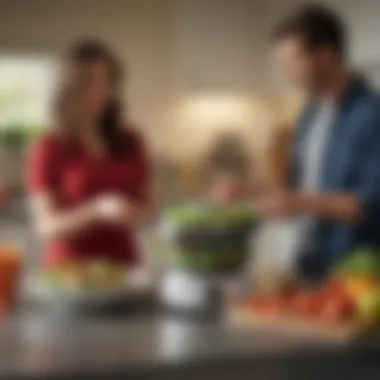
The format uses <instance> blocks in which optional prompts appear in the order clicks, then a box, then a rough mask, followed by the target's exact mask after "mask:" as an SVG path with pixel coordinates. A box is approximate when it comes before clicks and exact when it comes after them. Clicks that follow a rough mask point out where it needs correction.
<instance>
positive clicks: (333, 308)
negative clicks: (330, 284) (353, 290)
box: [320, 296, 354, 324]
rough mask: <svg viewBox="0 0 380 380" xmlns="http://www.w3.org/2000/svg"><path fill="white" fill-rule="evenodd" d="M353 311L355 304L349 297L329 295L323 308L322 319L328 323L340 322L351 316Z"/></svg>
mask: <svg viewBox="0 0 380 380" xmlns="http://www.w3.org/2000/svg"><path fill="white" fill-rule="evenodd" d="M353 312H354V304H353V302H352V301H351V300H350V299H349V298H348V297H345V296H335V297H329V298H327V299H326V300H325V303H324V305H323V307H322V309H321V312H320V319H321V320H322V321H323V322H325V323H328V324H334V323H339V322H342V321H344V320H346V319H347V318H349V317H351V316H352V315H353Z"/></svg>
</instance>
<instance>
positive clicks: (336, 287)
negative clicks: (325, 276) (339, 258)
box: [322, 279, 346, 297]
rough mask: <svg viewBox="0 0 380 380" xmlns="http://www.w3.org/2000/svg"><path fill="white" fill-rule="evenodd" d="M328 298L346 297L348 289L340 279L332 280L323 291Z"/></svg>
mask: <svg viewBox="0 0 380 380" xmlns="http://www.w3.org/2000/svg"><path fill="white" fill-rule="evenodd" d="M322 291H323V292H324V293H325V294H326V295H327V296H333V297H334V296H338V297H339V296H345V295H346V289H345V286H344V283H343V281H341V280H339V279H331V280H329V281H328V282H327V283H326V284H325V286H324V287H323V290H322Z"/></svg>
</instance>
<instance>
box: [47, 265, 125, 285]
mask: <svg viewBox="0 0 380 380" xmlns="http://www.w3.org/2000/svg"><path fill="white" fill-rule="evenodd" d="M42 279H43V281H44V282H45V284H47V285H48V286H49V287H52V288H55V289H57V290H72V291H83V290H85V291H97V290H112V289H116V288H119V287H121V286H123V285H125V269H124V267H123V266H122V265H119V264H115V263H112V262H108V261H106V260H90V261H79V260H64V261H62V262H61V263H59V264H58V265H56V266H54V267H52V268H49V269H46V270H44V271H43V273H42Z"/></svg>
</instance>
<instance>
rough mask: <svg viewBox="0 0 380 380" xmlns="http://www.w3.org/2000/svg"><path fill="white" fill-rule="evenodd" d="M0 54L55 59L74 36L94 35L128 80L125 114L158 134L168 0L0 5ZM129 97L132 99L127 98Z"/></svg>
mask: <svg viewBox="0 0 380 380" xmlns="http://www.w3.org/2000/svg"><path fill="white" fill-rule="evenodd" d="M0 25H1V29H0V51H1V52H8V51H10V52H16V53H17V52H20V53H24V52H30V53H33V54H34V53H41V54H52V55H53V54H55V53H57V52H59V51H60V50H61V49H63V48H65V47H66V46H67V45H68V44H69V43H70V42H72V41H75V39H77V38H78V37H83V36H99V37H101V38H102V39H104V40H105V41H107V42H109V43H110V44H111V45H112V46H113V47H114V48H115V49H116V50H117V51H118V52H119V54H120V56H121V57H122V59H123V62H124V63H125V66H126V68H127V70H128V71H130V73H131V75H130V78H129V79H128V90H129V92H130V94H131V96H130V102H131V109H132V110H133V111H134V113H135V114H136V117H137V118H138V120H139V121H140V123H141V125H142V126H144V127H146V128H151V132H152V133H153V132H154V133H159V131H160V128H162V127H163V126H164V125H165V120H164V119H165V116H164V113H165V111H166V107H167V105H168V104H169V102H170V97H171V94H172V93H171V88H170V87H171V75H170V73H171V70H172V67H171V64H172V63H171V46H170V35H171V33H172V1H171V0H160V1H154V0H112V1H106V0H80V1H78V0H64V1H49V0H33V1H29V0H16V1H13V0H0ZM132 95H133V96H132Z"/></svg>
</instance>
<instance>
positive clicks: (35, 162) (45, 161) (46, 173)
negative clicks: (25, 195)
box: [26, 136, 59, 194]
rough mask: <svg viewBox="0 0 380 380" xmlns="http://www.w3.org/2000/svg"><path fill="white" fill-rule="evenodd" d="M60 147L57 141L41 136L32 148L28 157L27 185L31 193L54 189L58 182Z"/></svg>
mask: <svg viewBox="0 0 380 380" xmlns="http://www.w3.org/2000/svg"><path fill="white" fill-rule="evenodd" d="M58 170H59V149H58V147H57V143H56V141H54V139H52V138H51V137H50V136H49V137H42V138H40V139H39V140H38V141H37V142H36V143H35V144H34V145H33V146H32V147H31V149H30V151H29V154H28V158H27V168H26V185H27V189H28V192H29V193H31V194H35V193H40V192H45V191H54V190H55V189H56V188H57V184H58Z"/></svg>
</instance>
